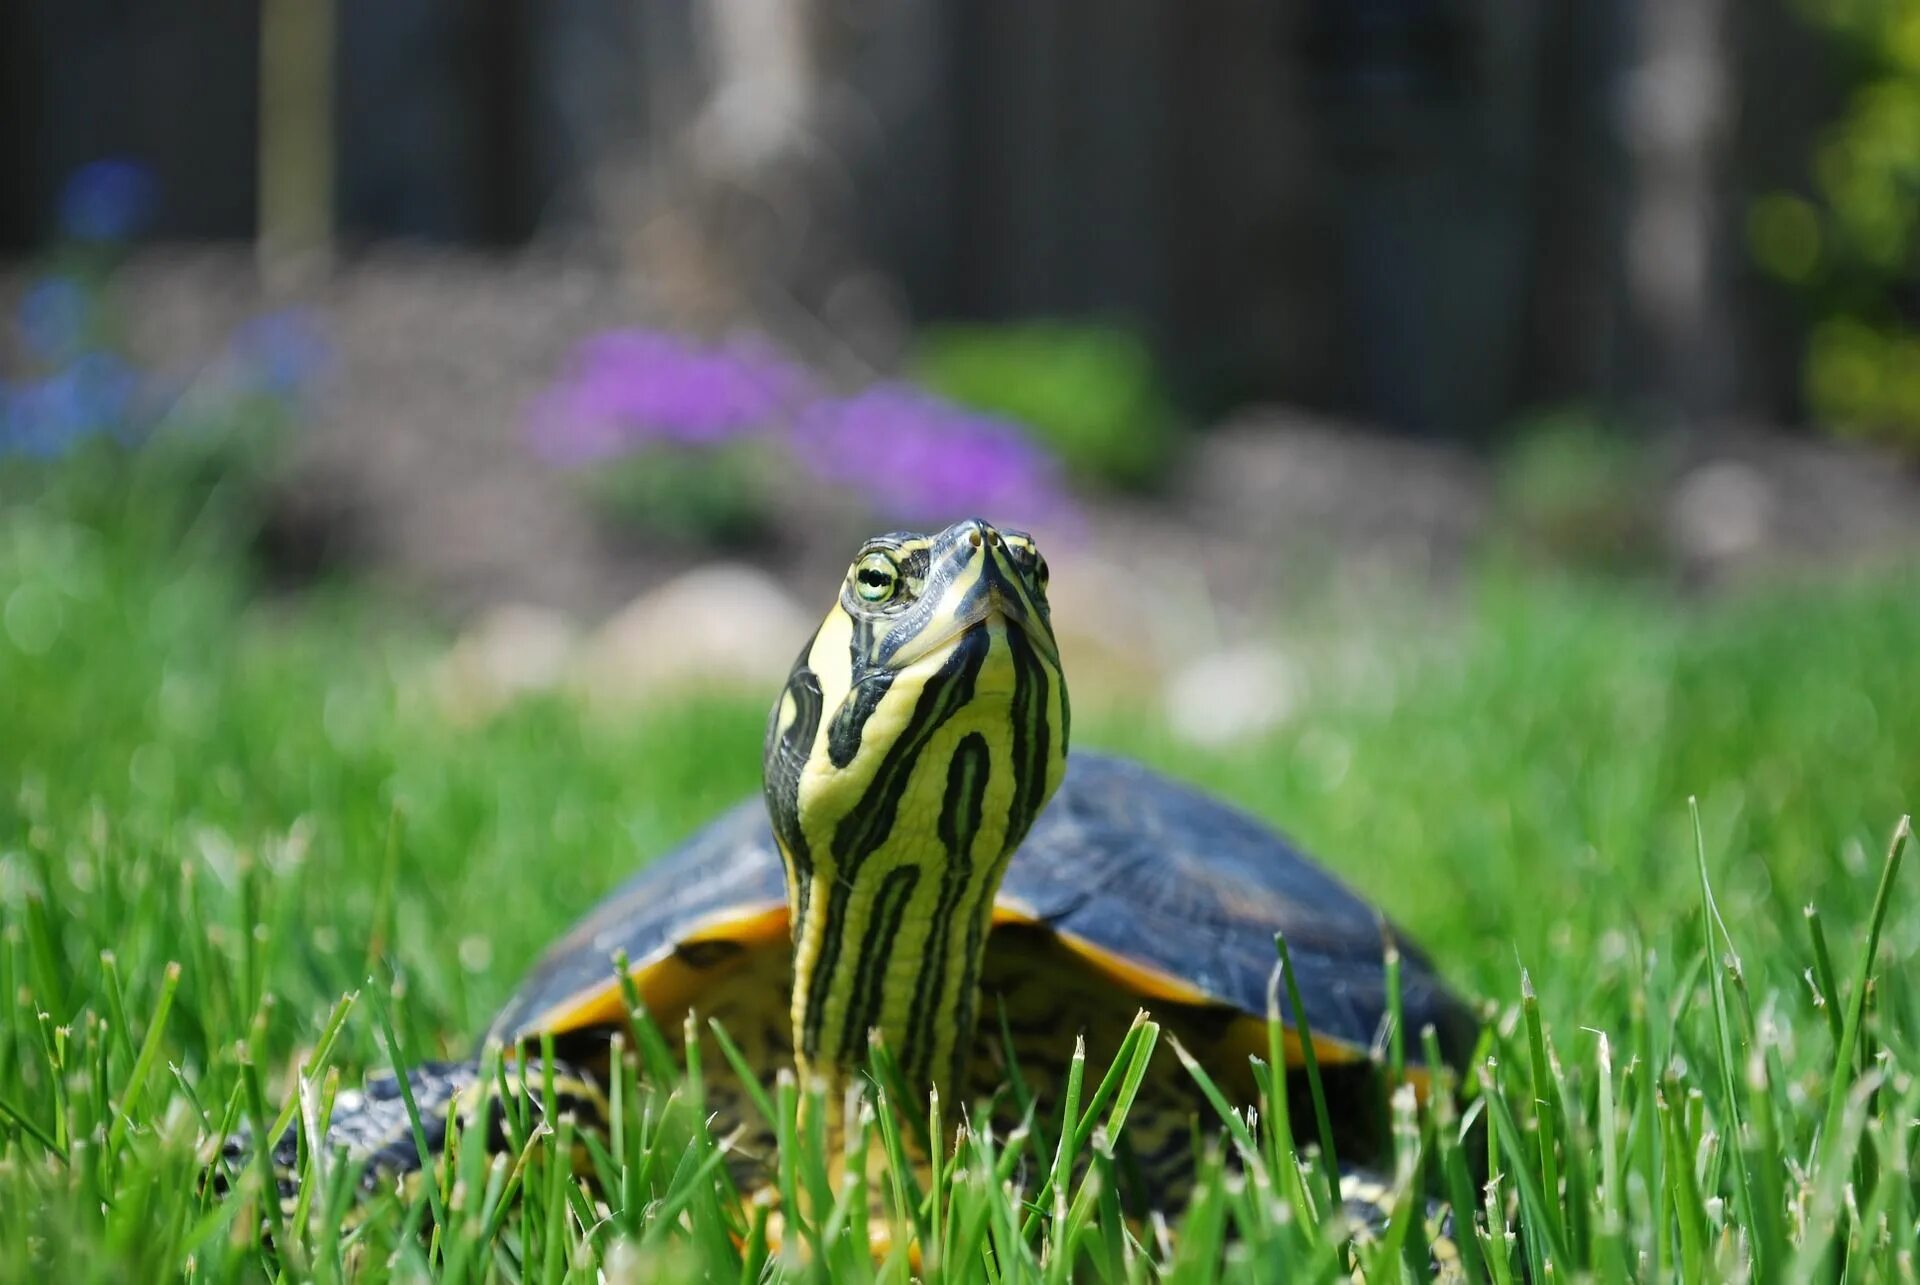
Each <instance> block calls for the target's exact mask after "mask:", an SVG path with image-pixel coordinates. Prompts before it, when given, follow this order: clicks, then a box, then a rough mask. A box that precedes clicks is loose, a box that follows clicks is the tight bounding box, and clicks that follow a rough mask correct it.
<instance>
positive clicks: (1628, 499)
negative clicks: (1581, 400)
mask: <svg viewBox="0 0 1920 1285" xmlns="http://www.w3.org/2000/svg"><path fill="white" fill-rule="evenodd" d="M1655 468H1656V461H1655V460H1654V459H1653V457H1652V455H1651V453H1650V451H1649V448H1648V444H1647V442H1646V441H1645V440H1644V439H1643V438H1641V437H1640V436H1638V435H1636V434H1634V433H1633V432H1632V431H1630V430H1628V429H1626V428H1623V427H1621V426H1620V425H1618V424H1615V423H1613V422H1611V421H1609V420H1608V419H1606V418H1605V417H1604V416H1601V415H1599V414H1597V413H1595V412H1593V411H1591V410H1588V409H1585V408H1582V407H1578V406H1571V407H1563V408H1560V409H1557V410H1552V411H1547V412H1543V413H1541V414H1538V415H1535V416H1533V417H1530V418H1527V419H1523V420H1522V421H1520V422H1519V423H1518V424H1516V425H1515V426H1514V435H1513V438H1512V443H1511V445H1510V446H1509V447H1508V449H1507V451H1506V453H1505V455H1504V456H1503V457H1502V459H1501V461H1500V466H1499V503H1500V510H1501V517H1502V518H1503V520H1504V522H1505V524H1506V527H1507V529H1508V531H1509V533H1510V538H1511V539H1512V540H1514V541H1515V542H1516V543H1517V544H1518V546H1519V548H1518V550H1517V551H1518V552H1519V553H1521V554H1522V555H1524V556H1525V557H1527V558H1528V559H1530V560H1531V559H1535V558H1539V559H1544V560H1546V561H1550V562H1556V563H1570V564H1573V565H1576V566H1584V567H1590V568H1594V569H1597V570H1606V571H1633V570H1640V569H1644V568H1647V567H1650V566H1652V565H1653V564H1655V563H1656V562H1657V561H1658V560H1659V558H1660V554H1661V540H1660V513H1659V508H1658V499H1657V497H1658V493H1659V492H1658V488H1656V487H1655V486H1654V485H1653V483H1654V481H1655Z"/></svg>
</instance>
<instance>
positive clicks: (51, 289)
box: [19, 276, 93, 362]
mask: <svg viewBox="0 0 1920 1285" xmlns="http://www.w3.org/2000/svg"><path fill="white" fill-rule="evenodd" d="M92 307H93V301H92V299H91V298H89V296H88V294H87V290H86V287H84V286H82V285H81V284H80V283H79V282H78V281H75V280H74V279H73V278H72V277H63V276H50V277H41V278H40V279H39V280H38V281H36V282H34V283H33V285H32V286H30V287H28V289H27V292H26V293H25V294H24V295H22V296H21V297H20V318H19V320H20V335H21V338H22V339H23V340H25V342H26V346H27V348H28V350H29V351H30V352H32V353H33V355H34V356H36V357H38V358H40V359H41V360H42V361H48V362H54V361H64V360H66V359H67V358H68V357H71V356H72V355H73V354H75V353H77V352H79V351H80V350H81V349H82V348H83V347H85V346H86V341H87V329H88V322H89V314H90V313H91V312H92Z"/></svg>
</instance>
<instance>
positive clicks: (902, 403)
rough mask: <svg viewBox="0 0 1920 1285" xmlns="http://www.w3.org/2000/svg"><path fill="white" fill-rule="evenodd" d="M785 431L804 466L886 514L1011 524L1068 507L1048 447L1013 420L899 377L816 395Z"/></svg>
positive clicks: (1059, 513)
mask: <svg viewBox="0 0 1920 1285" xmlns="http://www.w3.org/2000/svg"><path fill="white" fill-rule="evenodd" d="M793 434H794V446H795V449H796V450H797V451H798V453H799V455H800V458H801V460H802V462H803V463H804V464H805V465H806V466H807V467H808V469H810V470H811V471H812V472H813V473H814V474H815V475H816V476H818V477H820V478H822V479H824V480H826V481H831V482H837V483H841V484H843V485H846V486H850V487H852V488H853V489H854V490H856V491H858V492H859V493H860V494H861V495H863V496H864V497H865V498H866V499H867V501H868V502H869V503H871V504H872V505H873V507H874V508H875V510H876V511H878V512H879V513H880V514H881V515H883V516H885V517H887V518H890V519H897V520H902V521H913V522H946V521H951V520H953V519H956V518H960V517H965V516H969V515H973V514H978V515H980V516H983V517H988V518H993V519H998V520H1006V521H1008V522H1010V523H1012V524H1013V525H1016V526H1018V525H1025V524H1027V523H1032V522H1035V521H1039V520H1043V519H1046V518H1050V517H1058V516H1063V515H1065V513H1066V510H1067V509H1068V507H1069V506H1068V503H1067V500H1066V496H1065V494H1064V492H1063V491H1062V489H1061V486H1060V479H1059V468H1058V465H1057V464H1056V462H1055V461H1054V459H1053V457H1052V456H1050V455H1048V454H1047V453H1046V452H1045V451H1043V450H1042V449H1040V448H1039V447H1038V446H1036V445H1035V444H1034V443H1033V441H1032V440H1031V439H1030V438H1029V437H1028V436H1027V435H1026V433H1025V432H1024V431H1023V430H1022V429H1021V428H1020V427H1019V426H1018V425H1017V424H1014V423H1012V422H1010V421H1008V420H1003V419H996V418H994V417H993V416H990V415H982V414H978V413H975V412H973V411H968V410H963V409H961V408H960V407H958V406H955V405H953V404H952V403H950V402H945V401H941V400H940V399H938V398H936V397H930V396H928V395H927V394H926V393H923V392H920V391H919V390H917V389H914V388H911V387H908V386H906V385H904V384H877V385H875V386H874V387H872V388H869V389H867V390H866V391H864V392H862V393H859V394H856V395H855V396H852V397H847V398H840V399H835V400H830V401H821V402H816V403H815V404H814V405H813V406H811V407H810V408H808V410H807V411H806V413H805V414H803V415H802V416H801V417H800V418H799V420H798V421H796V422H795V424H794V429H793Z"/></svg>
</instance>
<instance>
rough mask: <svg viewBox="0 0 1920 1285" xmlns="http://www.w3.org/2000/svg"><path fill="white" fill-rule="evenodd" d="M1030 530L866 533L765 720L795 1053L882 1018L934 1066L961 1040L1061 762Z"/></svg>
mask: <svg viewBox="0 0 1920 1285" xmlns="http://www.w3.org/2000/svg"><path fill="white" fill-rule="evenodd" d="M1046 579H1047V572H1046V562H1045V560H1044V559H1043V558H1041V557H1040V554H1039V551H1038V549H1036V548H1035V547H1034V544H1033V540H1032V538H1031V537H1029V536H1026V535H1024V534H1021V533H1018V532H1011V533H1002V532H1000V531H998V530H996V529H995V528H993V527H991V526H989V525H987V524H986V523H984V522H980V521H977V520H974V521H967V522H961V523H957V524H955V525H954V526H951V527H948V528H947V529H946V530H945V531H942V532H940V533H939V534H938V535H934V536H925V535H909V534H895V535H886V536H880V537H878V538H876V539H874V540H870V541H868V542H867V543H866V544H865V545H864V546H862V548H861V550H860V552H859V554H858V555H857V556H856V557H855V559H854V561H853V564H852V565H851V566H850V567H849V568H848V571H847V576H846V579H845V581H844V582H843V583H842V585H841V588H840V593H839V596H838V600H837V601H836V602H835V603H834V606H833V609H832V610H831V611H829V612H828V613H827V617H826V620H825V621H824V622H823V623H822V624H821V626H820V629H819V630H818V631H817V632H816V633H815V635H814V637H813V640H812V641H811V642H810V643H809V644H808V646H807V648H806V649H805V650H804V651H803V652H802V654H801V656H800V659H799V660H798V661H797V662H796V664H795V666H794V669H793V672H792V674H791V675H790V676H789V678H788V681H787V686H786V689H785V691H783V692H782V694H781V696H780V698H779V700H778V701H777V702H776V703H775V706H774V710H773V712H772V715H771V717H770V718H769V720H768V727H767V745H766V794H767V805H768V811H769V813H770V815H771V816H772V819H773V826H774V833H775V835H776V836H777V838H778V839H779V842H780V849H781V853H782V856H783V857H784V859H785V861H786V864H787V876H788V896H789V902H790V904H791V907H792V911H793V924H794V971H795V982H794V996H793V1018H794V1028H795V1029H794V1035H795V1040H794V1043H795V1047H796V1048H797V1049H798V1050H799V1057H800V1059H801V1062H802V1064H803V1067H810V1068H814V1069H819V1070H822V1071H828V1072H831V1071H833V1070H835V1069H836V1068H838V1067H841V1066H843V1065H844V1064H845V1063H847V1062H849V1061H851V1060H854V1059H858V1058H861V1057H864V1055H865V1045H866V1038H867V1032H868V1030H869V1028H877V1029H879V1030H880V1032H881V1033H882V1035H883V1036H884V1037H885V1038H886V1039H887V1040H888V1041H889V1043H890V1044H891V1046H892V1047H893V1049H894V1051H895V1053H896V1054H898V1055H899V1057H900V1059H901V1062H902V1064H903V1065H904V1066H905V1067H906V1068H907V1069H908V1071H909V1072H910V1073H912V1074H914V1075H916V1076H917V1077H919V1078H921V1079H924V1080H943V1079H945V1078H946V1077H947V1076H948V1075H949V1074H951V1073H952V1072H953V1069H954V1059H955V1057H956V1056H957V1053H956V1050H959V1049H963V1048H965V1047H966V1044H967V1042H968V1036H969V1034H970V1028H971V1026H972V1020H973V1006H974V1001H975V997H976V994H977V991H978V977H979V964H980V955H981V952H982V950H983V949H984V946H985V940H986V926H987V922H988V919H989V917H990V915H991V912H992V904H993V896H994V892H995V891H996V889H997V888H998V886H999V882H1000V877H1001V875H1003V874H1004V873H1005V871H1006V863H1007V859H1008V857H1010V856H1011V855H1012V852H1013V849H1014V848H1015V847H1016V846H1017V845H1018V844H1019V842H1020V840H1021V839H1022V838H1024V837H1025V835H1026V832H1027V827H1028V826H1029V825H1031V824H1032V821H1033V818H1034V817H1035V816H1036V815H1037V814H1038V813H1039V811H1040V809H1041V808H1042V807H1043V806H1045V804H1046V801H1047V800H1048V799H1049V798H1050V797H1051V796H1052V794H1053V791H1054V790H1055V789H1056V788H1057V787H1058V786H1059V784H1060V780H1061V777H1062V776H1063V775H1064V773H1065V770H1066V749H1067V731H1068V705H1067V694H1066V685H1065V682H1064V679H1063V676H1062V674H1061V672H1060V661H1059V649H1058V647H1057V645H1056V644H1055V642H1054V638H1053V628H1052V623H1051V620H1050V617H1049V615H1048V610H1047V599H1046Z"/></svg>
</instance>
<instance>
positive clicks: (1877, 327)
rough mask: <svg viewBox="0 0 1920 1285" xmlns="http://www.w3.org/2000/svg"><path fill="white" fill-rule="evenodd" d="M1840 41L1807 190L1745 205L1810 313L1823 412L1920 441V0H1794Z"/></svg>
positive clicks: (1838, 423)
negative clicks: (1841, 95)
mask: <svg viewBox="0 0 1920 1285" xmlns="http://www.w3.org/2000/svg"><path fill="white" fill-rule="evenodd" d="M1795 7H1796V8H1797V9H1798V11H1799V12H1800V13H1801V15H1802V16H1803V17H1804V18H1805V19H1806V20H1807V21H1808V23H1809V24H1810V25H1812V26H1813V27H1815V28H1817V29H1819V30H1820V31H1822V32H1824V33H1825V34H1826V35H1827V36H1828V37H1829V39H1830V42H1831V43H1832V45H1833V47H1834V48H1835V49H1836V50H1837V51H1838V54H1839V59H1840V66H1841V67H1842V69H1843V73H1842V74H1843V75H1844V76H1845V78H1846V83H1847V85H1848V87H1849V88H1848V95H1847V100H1846V105H1845V107H1844V109H1843V111H1842V112H1841V115H1840V117H1839V119H1838V120H1837V121H1835V122H1834V123H1833V124H1832V125H1831V126H1830V127H1829V128H1828V130H1827V131H1826V133H1825V135H1824V136H1823V137H1822V138H1821V140H1820V143H1819V145H1818V146H1817V148H1816V149H1815V151H1814V154H1813V156H1812V158H1811V165H1810V170H1811V175H1810V177H1811V184H1810V191H1809V192H1808V193H1807V194H1804V195H1803V194H1796V193H1789V192H1774V193H1770V194H1768V195H1766V196H1764V197H1762V198H1761V199H1759V200H1758V201H1756V202H1754V204H1753V205H1752V207H1751V208H1750V209H1749V210H1748V212H1747V242H1748V246H1749V249H1750V250H1751V252H1752V254H1753V257H1754V259H1755V261H1756V262H1757V263H1758V264H1759V265H1760V267H1761V268H1762V269H1763V270H1765V271H1766V272H1767V273H1768V274H1769V275H1770V276H1772V277H1774V278H1776V279H1777V280H1779V281H1781V282H1783V283H1784V284H1785V285H1786V286H1788V287H1789V288H1790V289H1791V290H1793V291H1794V293H1795V294H1796V295H1798V296H1799V297H1800V299H1801V300H1802V302H1803V304H1804V305H1805V306H1806V307H1807V309H1808V310H1809V312H1810V315H1811V322H1812V328H1811V334H1810V336H1809V340H1808V344H1807V350H1806V354H1805V358H1804V361H1805V366H1804V370H1803V377H1804V381H1805V390H1806V397H1807V402H1808V405H1809V407H1810V408H1811V409H1812V411H1813V413H1814V414H1815V415H1816V416H1818V417H1819V418H1820V419H1822V420H1823V421H1826V422H1828V423H1830V424H1832V425H1833V426H1834V427H1835V428H1837V429H1840V430H1842V431H1846V432H1856V433H1866V434H1873V435H1883V436H1890V437H1894V438H1896V439H1900V440H1904V441H1906V442H1907V443H1909V444H1911V445H1915V446H1920V328H1916V323H1920V316H1917V315H1916V302H1920V0H1796V5H1795Z"/></svg>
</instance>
